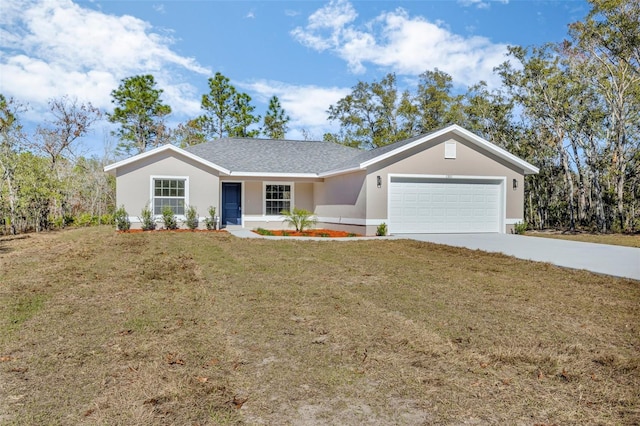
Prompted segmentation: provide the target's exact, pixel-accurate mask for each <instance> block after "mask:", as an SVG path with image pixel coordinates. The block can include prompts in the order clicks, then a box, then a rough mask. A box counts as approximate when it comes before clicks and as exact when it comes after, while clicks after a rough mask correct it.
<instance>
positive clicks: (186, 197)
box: [149, 175, 189, 220]
mask: <svg viewBox="0 0 640 426" xmlns="http://www.w3.org/2000/svg"><path fill="white" fill-rule="evenodd" d="M156 179H166V180H184V207H185V212H186V208H187V206H189V176H166V175H151V177H150V180H149V204H150V206H149V208H150V209H151V212H152V213H153V212H154V211H155V206H154V200H155V195H154V192H155V191H154V190H155V188H154V184H153V182H154V181H155V180H156ZM153 217H154V218H156V219H158V218H160V217H162V215H159V214H156V215H153ZM176 218H178V219H180V220H185V219H186V218H185V215H183V214H177V215H176Z"/></svg>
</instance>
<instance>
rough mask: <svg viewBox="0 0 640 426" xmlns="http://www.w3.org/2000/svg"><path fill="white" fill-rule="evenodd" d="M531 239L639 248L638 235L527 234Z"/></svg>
mask: <svg viewBox="0 0 640 426" xmlns="http://www.w3.org/2000/svg"><path fill="white" fill-rule="evenodd" d="M526 235H529V236H531V237H543V238H556V239H561V240H569V241H580V242H583V243H596V244H610V245H614V246H625V247H638V248H640V234H634V235H629V234H563V233H561V232H527V234H526Z"/></svg>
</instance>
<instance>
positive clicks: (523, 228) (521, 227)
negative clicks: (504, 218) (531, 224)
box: [513, 222, 528, 235]
mask: <svg viewBox="0 0 640 426" xmlns="http://www.w3.org/2000/svg"><path fill="white" fill-rule="evenodd" d="M527 228H528V226H527V223H526V222H518V223H516V224H515V225H513V232H515V233H516V234H518V235H524V233H525V232H527Z"/></svg>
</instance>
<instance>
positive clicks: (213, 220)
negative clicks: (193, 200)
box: [204, 206, 216, 231]
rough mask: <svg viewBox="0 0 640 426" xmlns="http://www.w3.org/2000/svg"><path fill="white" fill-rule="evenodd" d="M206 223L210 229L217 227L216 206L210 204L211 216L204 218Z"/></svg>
mask: <svg viewBox="0 0 640 426" xmlns="http://www.w3.org/2000/svg"><path fill="white" fill-rule="evenodd" d="M204 224H205V226H206V227H207V229H208V230H209V231H211V230H213V229H216V208H215V207H213V206H209V216H207V217H205V218H204Z"/></svg>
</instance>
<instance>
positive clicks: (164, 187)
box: [153, 178, 186, 215]
mask: <svg viewBox="0 0 640 426" xmlns="http://www.w3.org/2000/svg"><path fill="white" fill-rule="evenodd" d="M185 194H186V179H158V178H156V179H154V180H153V214H154V215H161V214H162V210H164V208H165V207H169V208H171V210H173V213H174V214H176V215H184V205H185V203H186V197H185Z"/></svg>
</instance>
